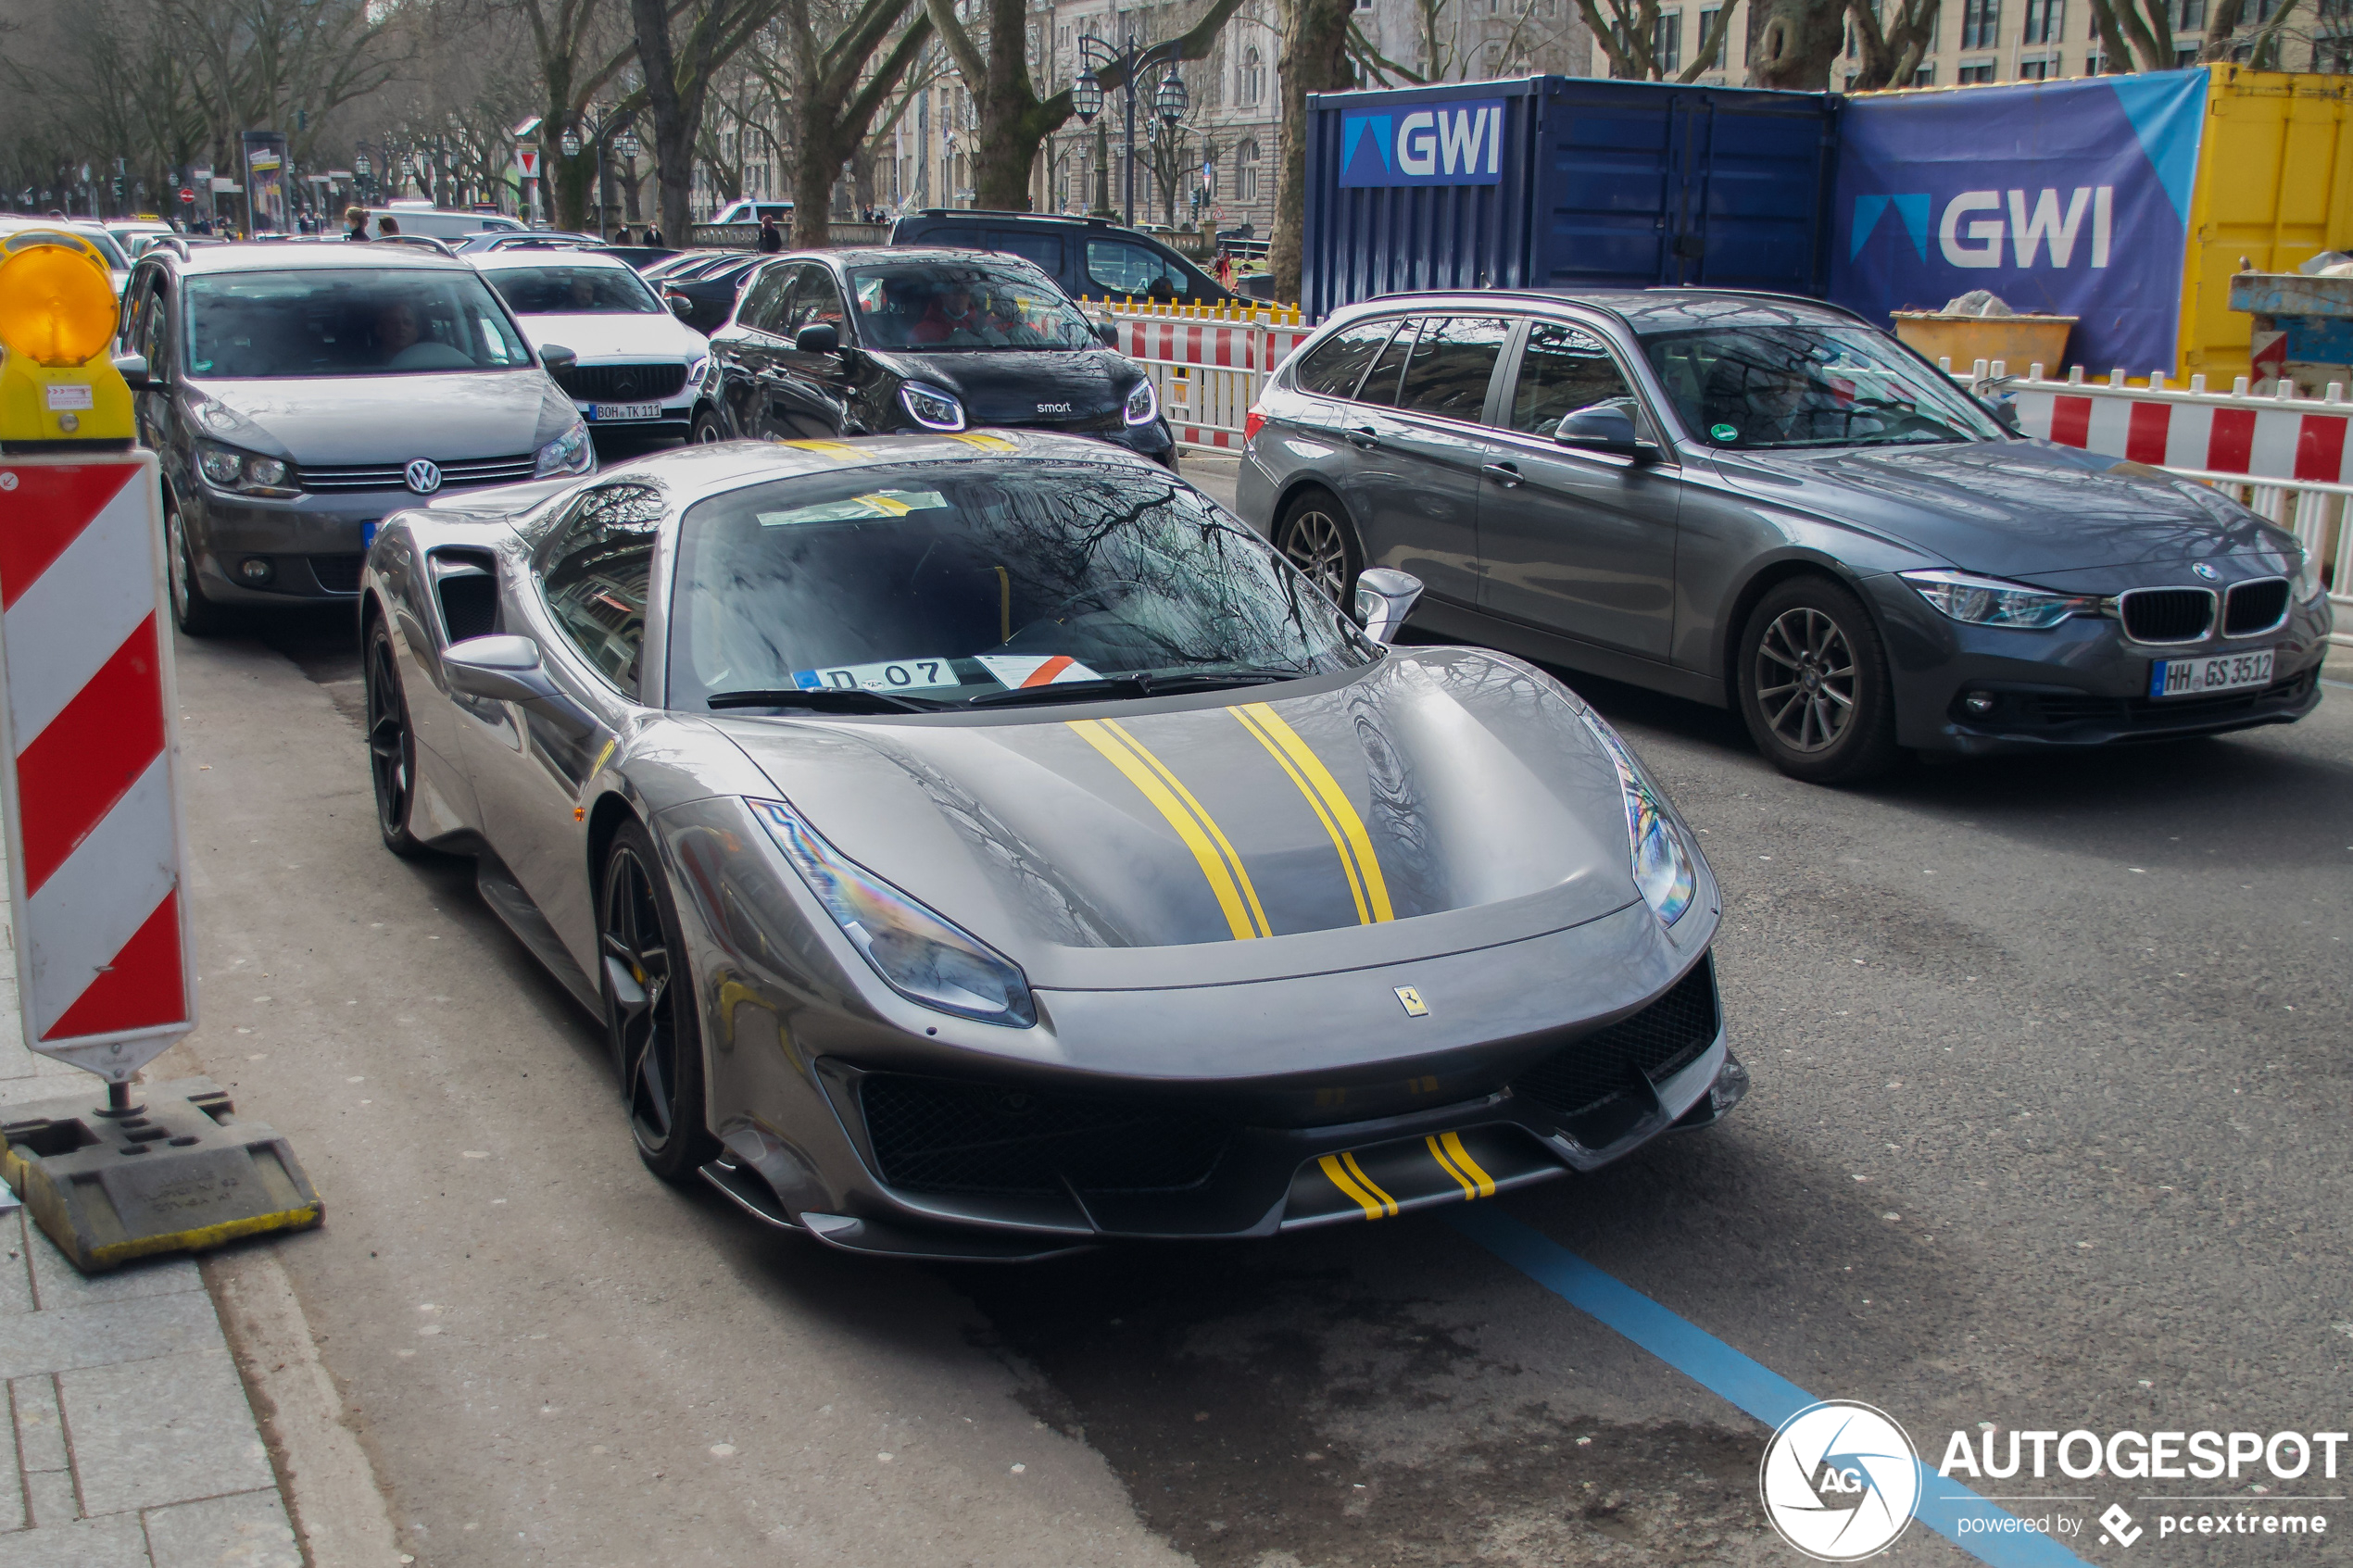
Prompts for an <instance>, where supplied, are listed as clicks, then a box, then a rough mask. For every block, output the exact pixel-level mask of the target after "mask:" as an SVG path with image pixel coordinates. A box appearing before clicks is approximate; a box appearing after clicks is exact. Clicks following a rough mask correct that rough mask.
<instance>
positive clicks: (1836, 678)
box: [1755, 605, 1856, 752]
mask: <svg viewBox="0 0 2353 1568" xmlns="http://www.w3.org/2000/svg"><path fill="white" fill-rule="evenodd" d="M1755 681H1756V701H1757V705H1758V707H1759V708H1760V709H1763V712H1764V716H1765V721H1766V723H1767V724H1768V725H1770V726H1771V727H1772V731H1773V734H1775V735H1776V736H1777V737H1778V738H1779V739H1780V742H1781V744H1782V745H1784V746H1788V747H1789V748H1790V749H1791V750H1793V751H1798V752H1815V751H1827V750H1829V749H1830V748H1831V746H1836V745H1837V744H1838V741H1839V737H1840V736H1841V735H1843V734H1845V733H1846V726H1847V725H1848V724H1849V723H1851V722H1852V721H1854V717H1855V687H1856V671H1855V650H1854V648H1853V647H1852V646H1849V645H1848V643H1847V640H1846V633H1845V632H1844V631H1843V629H1842V628H1841V627H1840V626H1839V624H1838V622H1837V621H1833V620H1831V618H1830V617H1829V616H1827V615H1825V614H1823V613H1822V612H1821V611H1820V610H1818V609H1816V608H1812V607H1811V606H1806V605H1800V606H1797V607H1796V608H1792V609H1788V610H1784V611H1782V612H1781V613H1780V615H1778V616H1776V617H1774V619H1773V622H1772V624H1771V625H1769V626H1768V627H1767V628H1766V629H1765V635H1764V637H1763V639H1762V640H1760V641H1759V642H1758V643H1757V645H1756V670H1755Z"/></svg>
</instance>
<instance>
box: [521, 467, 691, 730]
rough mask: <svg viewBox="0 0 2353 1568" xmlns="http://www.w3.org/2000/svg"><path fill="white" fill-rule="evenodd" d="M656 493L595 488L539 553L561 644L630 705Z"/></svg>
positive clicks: (641, 644)
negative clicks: (568, 644)
mask: <svg viewBox="0 0 2353 1568" xmlns="http://www.w3.org/2000/svg"><path fill="white" fill-rule="evenodd" d="M664 509H665V508H664V505H663V498H662V493H661V490H660V489H658V488H656V487H655V486H653V485H650V484H600V485H598V486H597V487H596V488H595V489H593V490H591V491H589V492H588V493H587V494H586V495H583V496H581V497H580V499H579V500H578V501H577V502H575V503H573V508H572V513H571V515H570V516H569V517H567V518H565V519H564V521H562V522H561V523H560V524H559V525H558V526H557V528H556V531H555V533H553V534H552V535H551V536H550V537H549V539H548V541H547V545H546V546H543V547H542V549H541V551H540V557H539V591H540V593H541V594H542V595H543V596H545V597H546V598H547V608H548V611H549V613H550V614H552V615H553V616H554V617H555V620H556V624H557V625H558V626H560V627H561V628H562V630H563V633H564V636H565V637H566V639H567V640H569V641H570V642H571V643H572V645H573V647H575V648H577V649H578V650H579V651H580V654H581V657H583V658H584V659H587V660H588V662H589V663H590V664H592V665H594V666H595V667H596V668H597V670H598V672H599V673H600V674H602V675H603V676H604V677H605V679H606V680H608V681H610V682H611V683H612V684H614V685H616V686H618V687H620V688H621V689H622V691H623V692H624V693H625V694H627V695H628V696H632V697H635V696H636V695H637V690H638V684H639V673H640V659H641V658H642V656H643V654H644V651H645V643H646V599H647V596H648V591H649V589H650V587H651V585H652V582H653V567H654V542H655V540H656V539H657V537H659V535H660V533H661V520H662V513H663V511H664Z"/></svg>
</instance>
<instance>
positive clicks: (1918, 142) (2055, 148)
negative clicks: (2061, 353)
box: [1831, 70, 2207, 376]
mask: <svg viewBox="0 0 2353 1568" xmlns="http://www.w3.org/2000/svg"><path fill="white" fill-rule="evenodd" d="M2206 81H2207V73H2206V72H2205V71H2203V70H2186V71H2162V72H2157V73H2152V74H2144V75H2133V76H2110V77H2097V78H2092V79H2089V80H2084V81H2077V82H2045V83H2035V84H2032V85H2021V86H2018V87H1972V88H1970V89H1969V90H1968V91H1967V92H1957V93H1906V94H1892V95H1889V96H1886V97H1879V96H1868V95H1867V96H1862V97H1856V98H1853V99H1850V100H1848V102H1847V105H1846V110H1845V114H1844V116H1843V124H1842V126H1841V129H1840V132H1839V159H1838V194H1837V197H1836V200H1835V202H1834V204H1833V206H1832V207H1831V214H1832V219H1831V220H1832V222H1833V224H1834V225H1835V226H1836V232H1835V233H1834V235H1833V236H1832V238H1833V248H1832V252H1831V299H1832V301H1834V302H1835V303H1837V304H1840V305H1843V306H1846V307H1849V308H1851V309H1855V310H1858V311H1860V312H1862V313H1863V314H1864V315H1866V316H1868V317H1869V318H1871V320H1874V321H1877V322H1881V323H1884V322H1885V321H1886V320H1887V316H1888V312H1890V311H1892V310H1906V309H1909V310H1936V309H1941V308H1942V307H1944V303H1945V301H1947V300H1949V299H1951V298H1953V297H1954V296H1956V295H1963V294H1967V293H1969V291H1970V290H1971V289H1989V290H1991V291H1992V292H1993V293H1994V294H1996V295H2000V296H2001V297H2002V299H2003V300H2004V301H2005V302H2006V303H2007V304H2008V306H2009V307H2010V308H2011V309H2013V310H2016V311H2020V312H2021V313H2023V312H2027V311H2040V312H2044V313H2046V314H2050V315H2056V316H2074V317H2077V318H2079V320H2077V322H2076V326H2075V331H2074V333H2073V335H2072V336H2071V337H2070V339H2069V340H2068V346H2067V362H2068V363H2069V364H2070V365H2082V366H2083V367H2084V368H2085V369H2086V370H2089V371H2091V372H2093V373H2095V374H2097V375H2102V376H2104V375H2106V374H2107V373H2108V370H2111V369H2114V368H2116V367H2119V366H2121V367H2122V368H2123V369H2125V370H2128V371H2130V372H2132V373H2133V374H2135V375H2145V374H2146V373H2147V372H2148V371H2150V370H2165V371H2167V372H2169V373H2170V372H2171V370H2172V369H2173V364H2174V350H2175V342H2174V339H2175V333H2176V331H2177V329H2178V327H2179V325H2180V321H2181V310H2182V306H2181V299H2182V265H2183V252H2184V250H2185V248H2186V245H2187V241H2188V235H2189V211H2190V191H2191V187H2192V185H2193V183H2194V182H2195V180H2196V173H2197V154H2198V136H2199V132H2200V130H2201V128H2202V127H2203V126H2204V124H2205V119H2206ZM2017 369H2018V370H2020V371H2023V370H2025V367H2024V366H2022V365H2021V366H2019V367H2017ZM2047 369H2048V370H2049V371H2050V372H2051V373H2052V374H2057V373H2059V371H2060V367H2058V366H2056V365H2054V366H2050V367H2047Z"/></svg>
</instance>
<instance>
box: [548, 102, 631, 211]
mask: <svg viewBox="0 0 2353 1568" xmlns="http://www.w3.org/2000/svg"><path fill="white" fill-rule="evenodd" d="M611 126H612V119H611V117H610V115H604V114H598V115H596V116H594V117H592V118H591V119H590V120H589V121H588V139H589V141H590V143H591V144H594V145H595V147H596V149H597V238H598V239H600V240H601V239H603V238H604V237H605V220H606V218H607V214H606V211H605V141H606V133H607V132H608V131H610V129H611ZM611 141H612V150H613V152H614V153H615V154H616V155H618V156H619V157H620V158H621V160H622V161H623V163H627V164H630V165H633V166H634V165H635V163H636V161H637V147H638V144H637V133H636V132H634V131H630V130H627V129H625V128H624V129H623V130H622V131H620V132H616V133H614V134H613V135H612V137H611ZM562 146H563V150H564V160H565V161H566V162H570V161H571V160H572V159H573V158H576V157H579V156H580V148H581V137H580V128H579V127H578V126H576V125H575V126H567V127H566V128H565V130H564V133H563V140H562Z"/></svg>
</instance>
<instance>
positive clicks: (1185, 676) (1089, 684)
mask: <svg viewBox="0 0 2353 1568" xmlns="http://www.w3.org/2000/svg"><path fill="white" fill-rule="evenodd" d="M1313 673H1315V671H1310V670H1260V669H1250V668H1245V669H1237V670H1192V671H1174V672H1158V671H1150V670H1139V671H1134V672H1132V673H1130V674H1126V675H1105V676H1101V677H1099V678H1098V679H1095V680H1092V681H1057V682H1055V683H1054V684H1052V685H1051V686H1014V687H1013V688H1012V689H1010V690H1008V691H1001V692H986V693H983V694H982V695H981V696H975V697H966V698H965V699H964V704H963V705H964V706H965V707H966V708H997V707H1012V706H1014V705H1017V704H1023V703H1032V702H1083V701H1086V700H1087V699H1088V698H1090V697H1102V696H1167V695H1168V694H1169V693H1171V692H1198V691H1215V690H1217V689H1219V688H1220V687H1226V686H1263V685H1265V684H1268V683H1269V682H1273V681H1296V680H1299V679H1300V678H1302V676H1306V675H1311V674H1313Z"/></svg>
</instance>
